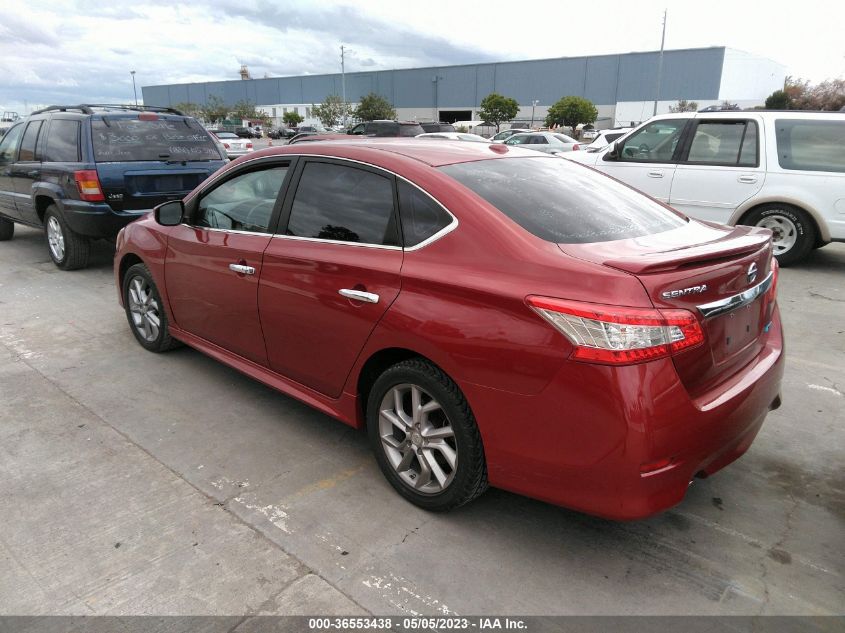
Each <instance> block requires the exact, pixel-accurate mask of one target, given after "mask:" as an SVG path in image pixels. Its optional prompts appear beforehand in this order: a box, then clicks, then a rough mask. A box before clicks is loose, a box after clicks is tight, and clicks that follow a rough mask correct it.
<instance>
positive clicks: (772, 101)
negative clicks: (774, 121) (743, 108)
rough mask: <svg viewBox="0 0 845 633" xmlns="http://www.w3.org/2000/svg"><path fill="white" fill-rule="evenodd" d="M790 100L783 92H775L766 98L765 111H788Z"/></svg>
mask: <svg viewBox="0 0 845 633" xmlns="http://www.w3.org/2000/svg"><path fill="white" fill-rule="evenodd" d="M791 105H792V99H790V98H789V95H788V94H787V93H786V91H785V90H775V91H774V92H773V93H772V94H770V95H769V96H768V97H766V110H789V109H790V106H791Z"/></svg>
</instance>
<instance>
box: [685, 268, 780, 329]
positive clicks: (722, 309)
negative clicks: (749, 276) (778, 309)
mask: <svg viewBox="0 0 845 633" xmlns="http://www.w3.org/2000/svg"><path fill="white" fill-rule="evenodd" d="M773 278H774V271H770V272H769V274H768V275H766V278H765V279H764V280H763V281H761V282H760V283H759V284H757V285H756V286H752V287H751V288H749V289H748V290H743V291H742V292H740V293H738V294H735V295H733V296H731V297H726V298H725V299H719V300H718V301H713V302H712V303H705V304H703V305H700V306H696V308H698V311H699V312H701V314H702V316H703V317H704V318H705V319H709V318H712V317H716V316H720V315H722V314H727V313H728V312H733V311H734V310H736V309H737V308H741V307H743V306H747V305H748V304H750V303H752V302H753V301H754V300H755V299H757V297H759V296H760V295H761V294H764V293H765V292H766V291H767V290H768V289H769V288H770V287H771V285H772V279H773Z"/></svg>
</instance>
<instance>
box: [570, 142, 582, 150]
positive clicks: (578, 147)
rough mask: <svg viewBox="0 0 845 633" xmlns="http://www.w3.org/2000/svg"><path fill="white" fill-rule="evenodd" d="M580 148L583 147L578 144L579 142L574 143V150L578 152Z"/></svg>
mask: <svg viewBox="0 0 845 633" xmlns="http://www.w3.org/2000/svg"><path fill="white" fill-rule="evenodd" d="M579 149H581V146H580V145H578V143H575V145H573V146H572V151H573V152H577V151H578V150H579Z"/></svg>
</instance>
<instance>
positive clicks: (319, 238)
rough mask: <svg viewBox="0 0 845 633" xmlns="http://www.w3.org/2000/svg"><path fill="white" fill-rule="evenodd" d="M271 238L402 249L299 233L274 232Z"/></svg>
mask: <svg viewBox="0 0 845 633" xmlns="http://www.w3.org/2000/svg"><path fill="white" fill-rule="evenodd" d="M273 239H280V240H294V241H297V242H322V243H325V244H341V245H345V246H360V247H362V248H381V249H383V250H386V251H401V250H403V249H402V247H401V246H391V245H389V244H370V243H368V242H345V241H343V240H327V239H324V238H322V237H303V236H300V235H282V234H281V233H276V234H275V235H273Z"/></svg>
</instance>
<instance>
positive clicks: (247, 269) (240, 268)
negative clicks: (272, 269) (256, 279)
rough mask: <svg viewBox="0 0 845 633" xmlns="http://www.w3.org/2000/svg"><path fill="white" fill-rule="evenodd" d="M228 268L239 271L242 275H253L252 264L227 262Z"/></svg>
mask: <svg viewBox="0 0 845 633" xmlns="http://www.w3.org/2000/svg"><path fill="white" fill-rule="evenodd" d="M229 270H233V271H235V272H236V273H240V274H242V275H254V274H255V268H253V267H252V266H244V265H243V264H229Z"/></svg>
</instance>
